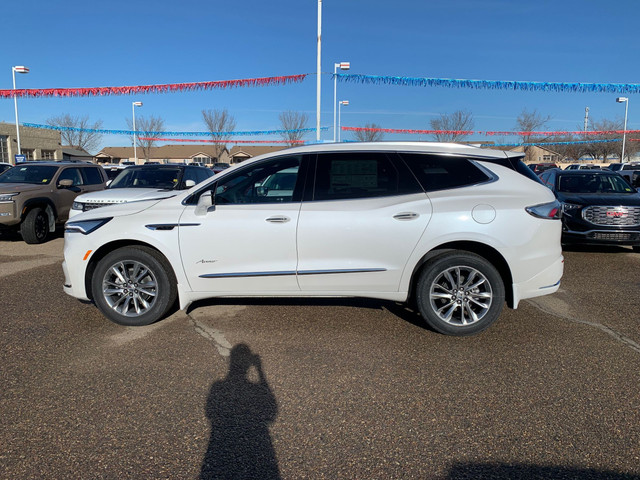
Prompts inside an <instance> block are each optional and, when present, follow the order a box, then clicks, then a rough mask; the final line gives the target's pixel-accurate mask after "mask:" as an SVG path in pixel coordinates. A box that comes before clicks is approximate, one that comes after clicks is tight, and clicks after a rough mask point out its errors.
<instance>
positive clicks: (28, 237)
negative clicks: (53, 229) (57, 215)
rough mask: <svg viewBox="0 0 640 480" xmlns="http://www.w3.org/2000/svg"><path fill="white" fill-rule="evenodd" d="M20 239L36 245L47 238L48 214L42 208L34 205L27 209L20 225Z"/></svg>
mask: <svg viewBox="0 0 640 480" xmlns="http://www.w3.org/2000/svg"><path fill="white" fill-rule="evenodd" d="M20 234H21V235H22V239H23V240H24V241H25V242H26V243H28V244H30V245H36V244H38V243H43V242H45V241H46V240H47V236H48V235H49V216H48V215H47V212H45V211H44V209H42V208H39V207H36V208H32V209H31V210H29V212H28V213H27V216H26V217H24V220H23V221H22V225H20Z"/></svg>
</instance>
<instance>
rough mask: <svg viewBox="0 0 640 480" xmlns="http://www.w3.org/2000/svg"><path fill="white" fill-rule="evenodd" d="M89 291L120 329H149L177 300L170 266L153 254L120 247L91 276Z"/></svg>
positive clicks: (134, 248)
mask: <svg viewBox="0 0 640 480" xmlns="http://www.w3.org/2000/svg"><path fill="white" fill-rule="evenodd" d="M91 291H92V294H93V299H94V301H95V303H96V305H97V306H98V308H99V309H100V311H101V312H102V313H103V314H104V315H105V316H106V317H107V318H108V319H109V320H111V321H113V322H115V323H118V324H120V325H127V326H142V325H149V324H151V323H153V322H155V321H157V320H159V319H160V318H162V317H163V316H164V315H165V314H166V313H167V311H168V310H169V308H171V306H172V305H173V303H174V302H175V300H176V296H177V289H176V280H175V276H174V274H173V270H172V269H171V266H170V265H169V263H168V262H167V261H166V259H165V258H164V257H163V256H162V255H161V254H160V253H158V252H157V251H156V250H153V249H151V248H147V247H141V246H135V247H123V248H119V249H117V250H114V251H113V252H111V253H109V254H108V255H106V256H105V257H104V258H103V259H101V260H100V261H99V262H98V265H97V266H96V269H95V271H94V272H93V277H92V282H91Z"/></svg>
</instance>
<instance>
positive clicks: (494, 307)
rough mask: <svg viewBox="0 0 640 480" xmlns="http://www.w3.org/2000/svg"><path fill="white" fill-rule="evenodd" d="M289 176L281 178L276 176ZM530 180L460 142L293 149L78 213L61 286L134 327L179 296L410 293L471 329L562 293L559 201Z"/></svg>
mask: <svg viewBox="0 0 640 480" xmlns="http://www.w3.org/2000/svg"><path fill="white" fill-rule="evenodd" d="M279 173H282V174H283V175H281V176H282V177H283V179H284V176H287V179H286V181H283V182H275V181H270V180H269V179H273V178H276V177H274V176H278V174H279ZM290 175H295V180H294V182H293V185H292V181H291V180H292V179H291V178H290ZM531 176H533V175H532V174H531V172H530V170H529V169H528V168H527V167H526V166H525V165H524V164H523V163H522V162H521V154H514V153H511V152H502V151H494V150H484V149H480V148H476V147H471V146H465V145H457V144H438V143H409V142H394V143H391V142H389V143H353V144H327V145H312V146H304V147H298V148H292V149H288V150H283V151H279V152H277V153H273V154H269V155H264V156H260V157H256V158H255V159H252V160H251V161H247V162H245V163H243V164H242V165H240V166H238V167H236V168H234V169H230V170H227V171H225V172H223V173H221V174H219V175H217V176H215V177H213V178H212V179H211V180H210V181H209V182H208V183H205V184H200V185H197V186H196V187H193V188H191V189H190V190H187V191H185V192H182V193H178V194H177V195H176V196H175V197H173V198H168V199H164V200H155V201H146V202H136V203H129V204H122V205H114V206H109V207H104V208H100V209H98V210H94V211H89V212H85V213H83V214H80V215H78V216H76V217H75V218H74V219H73V220H72V221H69V222H67V225H66V233H65V248H64V254H65V262H64V264H63V269H64V273H65V286H64V290H65V292H67V293H68V294H70V295H72V296H74V297H76V298H79V299H83V300H89V299H91V300H93V301H94V302H95V304H96V305H97V306H98V308H99V309H100V310H101V311H102V313H103V314H104V315H105V316H106V317H108V318H109V319H110V320H112V321H114V322H117V323H120V324H123V325H146V324H149V323H152V322H155V321H156V320H158V319H160V318H161V317H163V316H164V315H166V313H167V312H168V310H169V309H170V308H171V306H172V305H173V304H174V303H175V301H176V297H177V298H178V300H179V305H180V308H182V309H185V308H187V306H188V305H189V304H191V303H192V302H194V301H196V300H201V299H205V298H211V297H248V296H261V297H264V296H274V297H276V296H287V297H292V296H322V297H326V296H359V297H371V298H379V299H387V300H392V301H399V302H406V301H409V300H410V299H415V303H416V304H417V307H418V309H419V311H420V313H421V315H422V317H423V318H424V320H425V321H426V323H427V324H428V325H429V326H431V327H432V328H433V329H435V330H436V331H438V332H441V333H445V334H450V335H470V334H474V333H477V332H479V331H482V330H484V329H485V328H487V327H488V326H489V325H490V324H491V323H492V322H493V321H494V320H496V318H497V317H498V316H499V314H500V312H501V310H502V308H503V304H504V303H505V301H506V302H507V303H508V305H509V306H511V307H512V308H516V307H517V305H518V303H519V302H520V300H522V299H525V298H531V297H537V296H540V295H546V294H549V293H553V292H555V291H556V290H557V289H558V287H559V284H560V278H561V276H562V272H563V257H562V250H561V246H560V235H561V222H560V221H559V216H560V209H559V204H558V203H557V202H556V200H555V198H554V196H553V193H552V192H551V191H549V189H547V188H545V187H544V186H543V185H542V184H540V183H539V182H536V181H534V180H532V179H531V178H528V177H531ZM534 178H535V177H534ZM280 186H281V187H282V188H280Z"/></svg>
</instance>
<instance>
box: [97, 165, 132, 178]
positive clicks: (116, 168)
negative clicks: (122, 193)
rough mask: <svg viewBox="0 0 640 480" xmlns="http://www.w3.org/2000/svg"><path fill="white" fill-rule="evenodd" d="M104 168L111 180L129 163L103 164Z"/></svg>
mask: <svg viewBox="0 0 640 480" xmlns="http://www.w3.org/2000/svg"><path fill="white" fill-rule="evenodd" d="M102 168H104V171H105V173H106V174H107V178H108V179H109V180H113V179H114V178H116V177H117V176H118V175H119V174H120V172H121V171H122V170H123V169H125V168H127V165H116V164H112V165H102Z"/></svg>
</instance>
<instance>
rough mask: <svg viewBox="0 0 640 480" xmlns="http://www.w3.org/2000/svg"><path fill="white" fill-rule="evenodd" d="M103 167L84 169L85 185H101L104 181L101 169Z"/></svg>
mask: <svg viewBox="0 0 640 480" xmlns="http://www.w3.org/2000/svg"><path fill="white" fill-rule="evenodd" d="M101 168H102V167H86V168H83V169H82V173H83V174H84V183H85V185H99V184H101V183H102V182H104V180H103V179H102V175H101V174H100V170H99V169H101Z"/></svg>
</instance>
